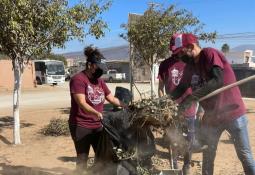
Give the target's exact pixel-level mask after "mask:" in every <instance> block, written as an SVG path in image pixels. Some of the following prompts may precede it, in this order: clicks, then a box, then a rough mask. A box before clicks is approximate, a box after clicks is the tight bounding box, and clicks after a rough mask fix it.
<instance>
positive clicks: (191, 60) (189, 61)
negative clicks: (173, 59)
mask: <svg viewBox="0 0 255 175" xmlns="http://www.w3.org/2000/svg"><path fill="white" fill-rule="evenodd" d="M180 60H181V61H183V62H184V63H186V64H192V63H193V59H192V58H191V57H189V56H187V55H184V56H182V57H180Z"/></svg>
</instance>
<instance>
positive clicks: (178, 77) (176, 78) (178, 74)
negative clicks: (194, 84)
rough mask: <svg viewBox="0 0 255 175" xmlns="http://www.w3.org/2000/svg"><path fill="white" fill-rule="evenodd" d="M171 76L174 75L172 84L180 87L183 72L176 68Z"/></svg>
mask: <svg viewBox="0 0 255 175" xmlns="http://www.w3.org/2000/svg"><path fill="white" fill-rule="evenodd" d="M171 74H172V82H173V84H174V85H175V86H177V85H179V83H180V81H181V79H182V74H183V71H179V70H178V69H176V68H174V69H173V70H172V71H171Z"/></svg>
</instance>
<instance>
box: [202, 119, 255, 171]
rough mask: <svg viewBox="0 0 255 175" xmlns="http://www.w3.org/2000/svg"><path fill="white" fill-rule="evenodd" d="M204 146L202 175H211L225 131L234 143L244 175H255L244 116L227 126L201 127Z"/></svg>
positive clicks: (254, 164) (254, 165)
mask: <svg viewBox="0 0 255 175" xmlns="http://www.w3.org/2000/svg"><path fill="white" fill-rule="evenodd" d="M202 130H203V132H202V133H204V136H205V137H203V138H204V141H205V144H207V145H208V149H206V150H205V151H204V152H203V167H202V175H213V167H214V159H215V155H216V150H217V145H218V142H219V138H220V136H221V134H222V132H223V131H224V130H227V131H228V132H229V133H230V135H231V137H232V138H233V141H234V146H235V150H236V153H237V156H238V158H239V160H240V161H241V163H242V166H243V169H244V172H245V174H246V175H255V162H254V159H253V156H252V152H251V148H250V143H249V136H248V130H247V118H246V116H245V115H243V116H241V117H239V118H238V119H236V120H234V121H232V122H231V123H228V124H222V125H219V126H216V127H202Z"/></svg>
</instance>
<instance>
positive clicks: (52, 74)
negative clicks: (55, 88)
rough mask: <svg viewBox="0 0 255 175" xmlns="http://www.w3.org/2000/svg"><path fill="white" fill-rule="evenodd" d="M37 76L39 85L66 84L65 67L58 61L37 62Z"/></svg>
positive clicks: (35, 63) (35, 62)
mask: <svg viewBox="0 0 255 175" xmlns="http://www.w3.org/2000/svg"><path fill="white" fill-rule="evenodd" d="M34 65H35V75H36V82H37V84H53V85H57V84H59V83H64V82H65V66H64V63H63V62H62V61H57V60H35V61H34Z"/></svg>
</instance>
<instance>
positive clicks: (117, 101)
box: [106, 93, 127, 108]
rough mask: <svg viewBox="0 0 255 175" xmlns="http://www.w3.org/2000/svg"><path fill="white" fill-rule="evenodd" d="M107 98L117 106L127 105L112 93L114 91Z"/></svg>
mask: <svg viewBox="0 0 255 175" xmlns="http://www.w3.org/2000/svg"><path fill="white" fill-rule="evenodd" d="M106 100H107V101H108V102H110V103H111V104H113V105H115V106H120V107H123V108H126V107H127V105H126V104H125V103H123V102H122V101H120V100H119V99H118V98H116V97H114V96H113V95H112V93H110V94H109V95H107V96H106Z"/></svg>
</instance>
